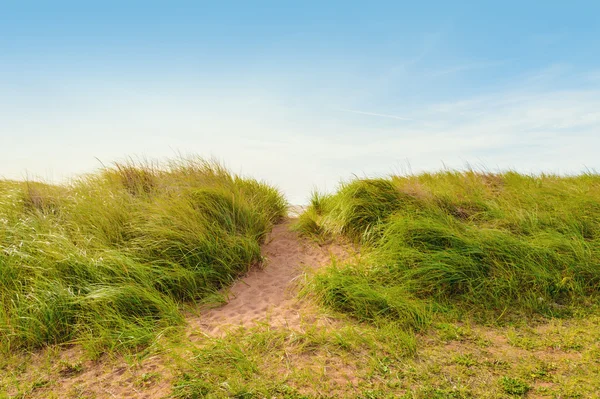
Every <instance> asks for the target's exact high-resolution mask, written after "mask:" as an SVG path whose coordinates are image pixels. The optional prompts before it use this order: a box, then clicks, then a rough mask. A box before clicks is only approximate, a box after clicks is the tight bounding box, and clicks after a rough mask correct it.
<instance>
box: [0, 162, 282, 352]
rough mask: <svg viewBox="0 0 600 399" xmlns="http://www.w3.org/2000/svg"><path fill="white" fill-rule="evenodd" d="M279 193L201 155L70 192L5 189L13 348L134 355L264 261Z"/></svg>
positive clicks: (3, 288) (3, 325) (5, 338)
mask: <svg viewBox="0 0 600 399" xmlns="http://www.w3.org/2000/svg"><path fill="white" fill-rule="evenodd" d="M286 205H287V204H286V202H285V200H284V198H283V197H282V196H281V194H280V193H279V192H278V191H277V190H276V189H274V188H272V187H270V186H268V185H266V184H264V183H261V182H258V181H255V180H252V179H246V178H242V177H239V176H235V175H232V174H230V173H229V172H228V171H227V170H226V169H224V168H223V167H222V166H220V165H218V164H215V163H211V162H206V161H204V160H201V159H188V160H178V161H174V162H170V163H167V164H165V165H157V164H152V163H135V162H127V163H122V164H116V165H115V166H113V167H111V168H107V169H104V170H102V171H100V172H98V173H96V174H92V175H89V176H84V177H82V178H80V179H78V180H76V181H74V182H72V183H71V184H68V185H62V186H55V185H49V184H43V183H38V182H13V181H0V341H2V344H3V348H4V349H5V350H10V349H11V348H19V347H27V348H30V347H39V346H43V345H46V344H55V343H62V342H69V341H81V342H87V343H88V344H89V345H91V346H97V345H105V346H108V347H114V348H118V347H128V346H137V345H144V344H147V343H148V342H150V340H151V339H152V338H153V337H154V335H155V334H156V332H157V331H158V330H161V329H164V328H167V327H169V326H173V325H177V324H180V323H181V322H182V320H183V318H182V315H181V312H180V308H181V305H182V304H183V303H184V302H186V301H198V300H202V299H204V298H208V297H210V296H211V295H214V293H215V292H216V291H217V290H219V289H220V288H221V287H223V286H226V285H228V284H230V283H231V282H232V281H233V280H234V279H235V278H236V276H239V275H240V274H241V273H244V272H245V271H246V270H247V269H248V267H249V266H250V265H252V264H253V263H257V262H260V260H261V257H260V243H261V241H262V240H263V239H264V237H265V235H266V233H267V232H268V231H269V230H270V229H271V227H272V225H273V224H274V223H276V222H277V220H278V219H280V218H282V217H283V216H284V215H285V213H286Z"/></svg>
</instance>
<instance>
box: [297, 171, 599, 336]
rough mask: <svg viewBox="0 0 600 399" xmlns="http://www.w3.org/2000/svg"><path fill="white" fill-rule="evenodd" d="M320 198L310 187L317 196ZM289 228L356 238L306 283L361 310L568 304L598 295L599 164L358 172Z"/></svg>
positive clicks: (493, 315)
mask: <svg viewBox="0 0 600 399" xmlns="http://www.w3.org/2000/svg"><path fill="white" fill-rule="evenodd" d="M314 198H315V197H314ZM318 199H319V201H318V206H317V205H316V204H315V203H314V201H313V203H312V205H311V206H310V207H309V208H308V209H307V211H306V213H305V214H303V215H302V216H301V218H300V219H299V221H298V223H297V225H296V228H297V229H298V230H299V231H301V232H304V233H305V234H308V235H313V236H314V235H316V236H321V237H323V236H327V235H344V236H347V237H349V238H351V239H353V240H355V241H357V242H360V243H361V244H362V245H363V248H364V252H365V253H366V255H365V256H364V257H363V259H362V261H361V262H360V263H359V264H353V265H352V264H350V265H341V266H340V265H337V266H334V267H331V268H329V269H327V271H326V272H325V273H322V274H320V275H318V276H317V277H316V278H315V281H314V282H313V285H312V286H311V287H310V288H311V289H313V290H315V291H316V292H317V293H318V294H319V295H320V297H321V298H322V300H323V301H324V302H325V303H326V304H327V305H329V306H332V307H334V308H337V309H339V310H342V311H346V312H349V313H351V314H353V315H354V316H356V317H359V318H361V319H367V320H373V319H377V318H380V317H385V318H393V319H396V320H400V321H405V322H406V323H407V325H410V326H413V327H419V326H421V325H423V324H425V323H426V321H427V320H428V319H429V318H430V317H431V316H432V314H444V313H452V314H457V313H459V314H465V313H468V314H470V315H473V316H475V317H476V318H481V319H484V320H498V319H499V318H506V317H517V316H524V315H525V316H528V315H543V316H564V315H568V314H570V313H571V312H572V311H573V309H575V308H576V307H578V308H582V307H583V308H585V307H587V306H589V305H592V304H598V299H599V298H600V297H599V295H598V294H599V293H600V176H598V175H595V174H584V175H581V176H576V177H559V176H553V175H541V176H525V175H520V174H517V173H514V172H509V173H504V174H485V173H476V172H472V171H471V172H464V173H462V172H441V173H434V174H421V175H417V176H408V177H398V176H394V177H391V178H388V179H358V180H354V181H352V182H349V183H347V184H343V185H342V187H341V188H340V189H339V191H338V192H337V193H335V194H333V195H329V196H318Z"/></svg>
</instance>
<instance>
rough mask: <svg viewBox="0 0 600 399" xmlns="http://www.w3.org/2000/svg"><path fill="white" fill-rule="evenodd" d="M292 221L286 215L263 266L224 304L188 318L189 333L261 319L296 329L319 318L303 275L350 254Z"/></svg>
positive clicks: (221, 330) (217, 332)
mask: <svg viewBox="0 0 600 399" xmlns="http://www.w3.org/2000/svg"><path fill="white" fill-rule="evenodd" d="M292 222H293V219H287V220H286V221H284V222H283V223H281V224H278V225H276V226H275V227H274V228H273V230H272V231H271V233H270V235H269V237H268V238H267V240H266V241H265V244H263V246H262V255H263V258H265V262H264V264H263V265H262V267H261V268H258V267H257V268H253V269H251V270H250V271H249V272H248V274H247V275H246V276H245V277H243V278H241V279H240V280H238V281H237V282H236V283H235V284H234V285H233V286H232V287H231V289H230V291H229V301H228V302H227V303H226V304H225V305H223V306H221V307H218V308H215V309H210V310H208V311H206V312H204V313H203V314H202V315H201V316H199V317H195V318H191V319H189V320H188V322H189V326H190V336H193V335H196V334H198V333H200V334H202V333H204V334H209V335H221V334H223V333H225V332H226V331H227V329H228V328H230V327H234V326H244V327H250V326H252V325H254V324H255V323H256V322H268V323H269V324H270V325H272V326H286V327H290V328H293V327H298V326H299V325H300V323H301V321H303V320H304V321H310V320H311V319H313V318H314V317H315V310H314V308H312V307H311V306H310V305H309V304H308V303H307V301H302V300H300V299H298V298H297V295H296V294H297V289H298V284H297V282H298V278H299V277H301V276H302V274H303V270H305V269H306V268H318V267H321V266H323V265H326V264H328V263H330V261H331V260H332V259H333V258H337V259H342V258H347V257H348V249H347V248H344V247H342V246H340V245H334V244H329V245H323V246H319V245H316V244H315V243H313V242H309V241H307V240H306V239H304V238H302V237H300V236H299V235H298V234H297V233H295V232H293V231H291V230H290V225H291V223H292Z"/></svg>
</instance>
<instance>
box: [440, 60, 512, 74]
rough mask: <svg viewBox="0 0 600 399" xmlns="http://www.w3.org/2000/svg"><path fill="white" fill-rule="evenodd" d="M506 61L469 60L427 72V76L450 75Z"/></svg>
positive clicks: (493, 66) (490, 66)
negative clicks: (468, 61)
mask: <svg viewBox="0 0 600 399" xmlns="http://www.w3.org/2000/svg"><path fill="white" fill-rule="evenodd" d="M508 62H509V61H508V60H504V61H484V62H470V63H466V64H459V65H453V66H449V67H446V68H443V69H439V70H436V71H433V72H431V73H430V74H429V76H430V77H439V76H445V75H451V74H455V73H461V72H468V71H474V70H478V69H486V68H495V67H499V66H503V65H506V64H507V63H508Z"/></svg>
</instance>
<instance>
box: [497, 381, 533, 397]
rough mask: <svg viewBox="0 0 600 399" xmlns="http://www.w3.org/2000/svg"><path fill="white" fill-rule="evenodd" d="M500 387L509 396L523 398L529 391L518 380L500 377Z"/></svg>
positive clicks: (523, 383) (525, 384)
mask: <svg viewBox="0 0 600 399" xmlns="http://www.w3.org/2000/svg"><path fill="white" fill-rule="evenodd" d="M500 387H501V388H502V390H503V391H504V392H506V393H507V394H509V395H518V396H523V395H525V394H527V392H529V391H530V390H531V387H530V386H529V385H528V384H527V383H525V382H524V381H521V380H520V379H518V378H511V377H506V376H504V377H502V378H500Z"/></svg>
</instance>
